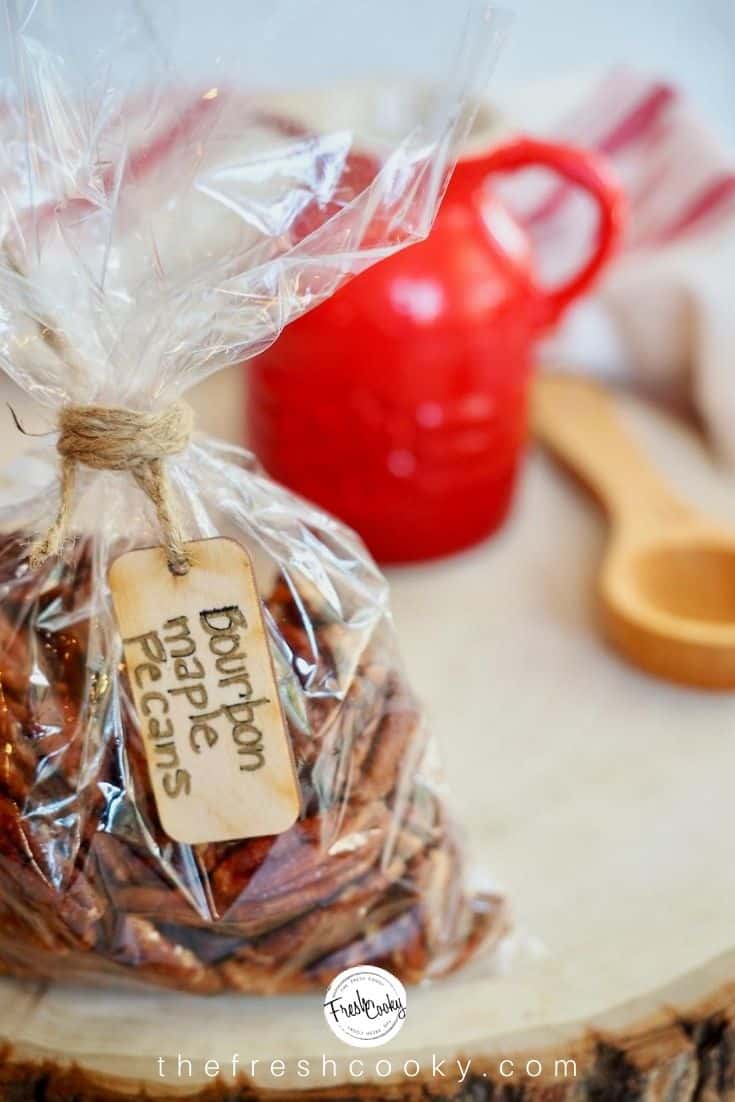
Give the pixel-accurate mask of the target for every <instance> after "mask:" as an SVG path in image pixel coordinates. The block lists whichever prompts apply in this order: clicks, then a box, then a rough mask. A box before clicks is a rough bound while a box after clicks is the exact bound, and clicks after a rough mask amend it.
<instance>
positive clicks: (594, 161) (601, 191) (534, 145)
mask: <svg viewBox="0 0 735 1102" xmlns="http://www.w3.org/2000/svg"><path fill="white" fill-rule="evenodd" d="M472 167H474V168H475V173H474V175H475V177H476V179H477V180H478V183H480V182H482V183H483V184H484V183H485V182H486V180H487V177H488V176H491V175H493V174H494V173H496V172H498V173H501V172H516V171H518V170H520V169H524V168H537V167H542V168H548V169H551V170H552V171H553V172H555V173H557V175H559V176H561V177H562V179H563V180H565V181H568V182H569V183H571V184H575V185H576V186H577V187H579V188H581V189H582V190H583V191H586V192H588V194H589V195H590V196H591V197H592V198H593V200H594V201H595V203H596V205H597V208H598V212H599V217H598V221H597V233H596V238H595V244H594V248H593V250H592V254H591V256H590V257H589V258H588V259H587V261H586V262H585V263H584V264H583V265H582V267H581V268H580V269H579V271H577V272H575V273H574V274H573V275H572V276H570V277H569V279H567V280H565V281H564V282H563V283H562V284H560V285H559V286H557V287H550V288H544V287H539V288H538V291H539V313H538V316H537V319H536V321H537V324H538V325H539V327H540V328H546V327H547V326H550V325H553V324H554V322H556V321H557V320H558V319H559V317H560V316H561V314H562V313H563V312H564V310H566V308H567V307H568V306H569V305H570V303H572V302H573V301H574V299H575V298H577V297H578V296H579V295H581V294H582V293H583V292H584V291H586V290H587V288H588V287H589V286H590V284H591V283H592V282H593V280H594V279H595V277H596V276H597V274H598V272H599V271H600V270H601V268H602V267H603V266H604V265H605V264H606V263H607V261H608V260H609V259H610V257H611V255H612V254H613V252H614V251H615V249H616V247H617V245H618V243H619V242H620V239H621V236H622V232H623V226H624V219H625V202H624V197H623V193H622V191H621V189H620V187H619V186H618V184H617V183H616V182H615V181H614V179H613V178H612V175H611V173H610V171H609V169H608V168H607V165H606V164H605V162H604V160H603V159H602V158H601V157H600V156H598V155H597V154H596V153H592V152H590V151H588V150H585V149H580V148H579V147H577V146H572V145H564V144H560V143H557V142H546V141H540V140H537V139H535V138H526V137H520V138H514V139H511V140H510V141H508V142H504V143H503V144H502V145H499V146H497V147H496V148H495V149H492V150H491V151H490V152H489V153H488V154H486V155H484V156H482V157H478V158H477V161H476V162H475V163H474V165H473V164H472V162H469V163H468V162H465V164H464V165H463V169H464V170H465V171H466V170H467V169H468V168H472Z"/></svg>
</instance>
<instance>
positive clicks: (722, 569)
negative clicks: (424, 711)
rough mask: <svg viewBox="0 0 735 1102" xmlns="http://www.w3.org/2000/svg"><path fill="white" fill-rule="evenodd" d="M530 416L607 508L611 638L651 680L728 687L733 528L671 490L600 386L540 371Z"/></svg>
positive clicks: (605, 582)
mask: <svg viewBox="0 0 735 1102" xmlns="http://www.w3.org/2000/svg"><path fill="white" fill-rule="evenodd" d="M532 422H533V428H534V431H535V433H536V435H537V436H538V437H539V439H540V440H542V441H543V442H544V443H545V444H546V445H548V447H549V448H551V450H552V451H553V452H554V453H555V454H556V456H557V457H558V458H559V459H561V460H563V462H564V463H565V464H567V465H568V466H570V467H571V468H572V470H573V471H574V472H575V473H576V474H578V475H579V476H580V477H581V478H582V480H583V481H584V482H585V483H586V484H587V485H588V487H589V488H590V489H591V490H592V491H593V492H594V494H595V495H596V496H597V497H598V498H599V499H600V500H601V502H602V504H603V505H604V506H605V508H606V510H607V512H608V514H609V517H610V521H611V535H610V542H609V546H608V550H607V553H606V555H605V559H604V562H603V565H602V570H601V575H600V587H599V588H600V598H601V606H602V617H603V624H604V628H605V632H606V634H607V636H608V638H609V639H610V641H611V642H612V643H613V644H614V645H615V646H616V647H617V648H618V649H619V650H620V651H621V652H622V653H623V654H624V655H625V657H626V658H628V659H629V660H630V661H631V662H633V663H635V664H636V665H638V666H640V667H642V668H643V669H644V670H647V671H648V672H649V673H653V674H656V675H657V676H659V677H664V678H667V679H668V680H670V681H677V682H680V683H683V684H687V685H697V686H700V687H703V688H708V689H732V688H735V532H731V531H728V530H727V529H726V528H724V527H720V526H718V525H717V524H716V523H715V522H714V521H711V520H710V519H709V518H708V517H706V516H704V515H702V514H700V513H698V512H697V511H696V510H695V509H694V508H692V507H691V506H689V505H687V504H686V503H684V502H682V501H680V500H679V499H678V498H677V497H676V495H675V494H674V493H673V492H672V490H671V489H670V488H669V486H668V485H667V484H666V482H665V481H664V479H663V478H662V477H661V476H660V475H659V474H658V473H657V472H656V471H655V470H654V469H653V467H652V466H651V464H650V463H649V461H648V459H647V458H646V456H645V455H644V454H643V453H642V452H641V451H640V450H639V449H638V447H637V445H636V444H635V443H634V441H633V440H632V439H631V438H630V436H629V435H628V432H627V431H626V429H625V428H624V427H623V425H622V423H621V422H620V421H619V419H618V416H617V413H616V411H615V405H614V402H613V400H612V398H611V397H610V396H609V395H608V394H607V393H606V392H605V390H604V389H603V388H602V387H600V386H599V385H597V384H594V383H591V382H587V381H585V380H581V379H577V378H573V377H571V376H563V375H550V376H544V377H542V378H539V379H538V380H537V381H536V383H535V386H534V391H533V401H532Z"/></svg>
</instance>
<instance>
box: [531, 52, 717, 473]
mask: <svg viewBox="0 0 735 1102" xmlns="http://www.w3.org/2000/svg"><path fill="white" fill-rule="evenodd" d="M567 98H568V96H567ZM531 106H532V104H531ZM519 121H520V123H521V125H523V123H524V119H523V115H522V114H521V117H520V120H519ZM531 125H533V123H531ZM546 129H547V130H548V131H549V133H550V134H551V136H553V137H555V138H559V139H561V140H566V141H570V142H573V143H575V144H579V145H585V146H588V147H591V148H593V149H597V150H599V151H600V152H602V153H604V154H605V155H606V156H607V157H608V158H609V160H610V162H611V164H612V166H613V168H614V170H615V172H616V174H617V176H618V178H619V180H620V181H621V183H622V184H623V187H624V189H625V192H626V194H627V196H628V204H629V219H628V226H627V230H626V235H625V240H624V245H623V248H622V250H621V253H620V255H619V257H618V258H617V259H616V260H615V261H614V262H613V264H612V265H611V267H610V268H609V269H608V271H607V273H606V274H605V276H604V277H603V279H602V280H601V282H600V284H599V285H598V287H597V288H596V290H595V293H594V294H593V295H591V296H590V297H589V298H588V299H586V300H585V301H583V302H581V303H580V304H579V305H578V306H577V307H575V308H574V309H573V310H572V312H571V313H570V314H569V315H568V317H567V319H566V321H565V323H564V324H563V325H562V327H561V328H560V330H559V331H558V333H557V334H556V335H555V336H554V337H553V338H551V339H550V340H549V341H548V342H547V343H546V345H545V349H544V354H545V356H546V357H547V358H548V359H549V361H550V362H554V361H559V360H562V361H563V362H564V364H565V365H572V366H574V367H575V368H577V369H579V370H584V371H589V372H591V373H595V374H598V375H602V376H604V377H606V378H610V379H615V380H619V381H623V382H629V383H633V384H635V383H639V384H641V385H642V386H643V387H644V388H645V389H647V390H649V391H652V392H654V393H658V394H660V395H661V396H662V397H665V398H670V399H672V400H674V401H676V402H679V403H680V402H682V400H683V401H684V402H687V403H688V404H689V405H690V406H691V407H693V408H694V409H696V411H697V413H698V414H699V416H700V417H701V418H702V420H703V422H704V424H705V425H706V427H707V429H708V431H709V433H710V437H711V440H712V443H713V445H714V447H715V449H716V450H717V451H718V453H719V454H720V456H722V457H723V458H724V459H725V461H726V462H727V463H728V464H730V465H731V466H733V467H735V160H734V159H733V158H732V157H731V156H730V155H729V154H728V153H727V152H726V150H725V149H724V148H723V145H722V144H721V143H720V142H719V141H718V140H717V138H716V137H715V135H714V134H713V133H712V132H711V131H710V130H709V129H708V127H707V126H706V125H705V124H704V123H703V121H702V120H701V119H700V118H699V117H698V115H697V113H696V111H695V110H694V109H693V108H692V106H691V104H690V103H689V102H688V101H687V99H686V97H685V96H684V95H683V93H681V92H680V91H679V90H677V89H676V88H674V87H672V86H671V85H670V84H667V83H662V82H659V81H655V80H652V79H650V78H647V77H645V76H641V75H640V74H637V73H633V72H630V71H627V70H620V71H615V72H613V73H611V74H610V75H609V76H607V77H606V78H605V79H603V80H602V81H601V82H598V83H597V85H596V86H595V87H594V88H592V90H588V91H586V92H583V93H582V96H581V99H580V103H579V106H578V107H576V108H574V109H572V110H571V111H569V112H567V113H566V114H565V115H564V117H563V118H562V121H561V122H559V123H557V124H555V125H551V126H547V127H546ZM515 198H516V197H514V201H515ZM518 198H519V199H520V201H521V202H522V216H523V218H524V219H525V221H526V224H527V226H528V229H529V232H531V234H532V236H533V237H534V241H535V243H536V248H537V253H538V259H539V265H540V267H541V269H542V271H544V273H545V274H546V275H549V274H551V275H552V276H553V275H555V274H557V275H558V273H559V271H560V269H563V268H565V267H567V266H568V265H569V264H571V263H573V262H574V259H575V258H576V257H577V256H578V254H579V251H580V248H584V247H588V246H587V242H586V241H585V235H584V234H581V232H580V230H581V228H582V227H587V230H588V232H591V229H592V225H593V222H592V217H591V211H590V210H589V204H585V201H584V200H583V199H582V198H581V197H580V196H579V195H578V194H576V192H574V191H573V190H572V189H571V188H569V187H565V186H560V185H558V184H548V183H547V184H546V186H545V188H544V189H543V191H540V190H539V189H538V187H537V188H536V190H535V195H534V196H533V198H532V199H531V200H530V201H529V196H528V195H526V197H525V198H524V197H523V195H519V196H518Z"/></svg>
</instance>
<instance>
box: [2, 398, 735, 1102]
mask: <svg viewBox="0 0 735 1102" xmlns="http://www.w3.org/2000/svg"><path fill="white" fill-rule="evenodd" d="M626 415H627V416H628V417H629V419H630V422H631V425H632V427H633V428H634V430H635V431H636V432H638V433H639V434H640V435H641V436H642V437H643V439H644V441H645V443H646V444H647V445H648V447H649V448H650V450H651V452H652V453H653V455H654V457H655V458H657V459H658V461H659V462H661V463H663V464H664V465H665V466H666V468H667V469H668V471H669V473H670V475H671V478H672V480H673V482H674V483H675V484H678V485H679V487H680V489H681V490H682V492H683V493H684V494H686V495H688V496H690V497H691V498H692V499H693V500H695V501H697V502H698V503H699V504H700V506H702V507H705V508H709V509H710V510H711V511H712V512H713V513H714V514H715V515H716V516H719V517H720V518H721V519H723V520H726V521H727V520H729V521H730V522H732V523H733V524H734V525H735V495H733V494H732V485H731V482H730V481H729V480H728V479H727V478H726V477H725V476H724V475H723V474H718V473H717V472H716V471H715V470H714V468H713V467H712V466H711V464H710V463H709V461H708V460H707V458H706V456H705V454H704V451H703V450H702V448H701V446H700V445H699V444H698V442H697V441H696V440H695V438H694V437H693V436H692V435H691V434H689V433H688V432H687V431H686V430H684V429H682V428H681V427H679V426H678V425H677V424H675V423H674V422H672V421H670V420H668V419H666V418H663V417H662V416H660V415H657V414H654V413H653V412H652V411H651V410H650V409H646V408H644V407H643V406H640V405H638V404H634V403H630V402H629V403H627V406H626ZM603 540H604V527H603V523H602V520H601V518H600V517H599V516H598V514H597V513H596V512H595V510H594V507H593V506H592V505H591V504H589V503H588V502H587V501H586V500H585V499H584V498H583V497H582V496H581V495H580V494H579V491H578V490H577V489H576V487H574V486H573V485H572V484H571V483H570V482H568V481H567V480H566V479H565V478H564V477H563V476H562V475H560V474H559V473H558V471H557V470H556V469H555V468H553V467H552V466H551V465H550V463H548V462H547V460H546V459H545V458H544V457H543V456H541V455H538V454H535V455H533V456H532V457H531V460H530V461H529V463H528V467H527V471H526V477H525V479H524V483H523V487H522V491H521V493H520V496H519V501H518V505H517V508H516V512H515V516H514V517H513V518H512V521H511V523H510V524H509V525H508V527H507V528H506V530H505V531H504V532H503V534H502V535H501V536H500V537H499V538H497V539H495V540H493V541H491V542H489V543H487V544H486V545H485V546H483V547H481V548H478V549H476V550H474V551H471V552H469V553H467V554H466V555H463V556H459V557H457V558H455V559H453V560H449V561H445V562H442V563H438V564H432V565H428V566H424V567H418V568H411V569H405V570H397V571H394V572H392V575H391V580H392V584H393V597H394V610H395V614H396V620H397V624H398V628H399V633H400V635H401V638H402V641H403V644H404V650H405V654H406V659H407V662H408V665H409V668H410V671H411V673H412V675H413V677H414V680H415V682H416V684H417V687H418V688H419V690H420V691H421V692H422V693H423V695H424V697H425V698H426V700H427V702H428V704H429V707H430V710H431V713H432V716H433V722H434V726H435V728H436V730H437V733H438V735H439V738H440V741H441V743H442V747H443V750H444V758H445V765H446V770H447V773H448V778H449V783H450V787H451V789H452V791H453V794H454V797H455V802H456V804H457V806H458V808H459V809H460V810H461V811H462V812H463V814H464V818H465V822H466V825H467V828H468V835H469V837H470V839H471V840H472V842H473V849H474V851H475V852H476V854H477V857H478V863H479V864H480V865H481V866H482V867H483V868H484V869H486V870H488V871H489V872H490V873H491V874H492V876H493V877H494V878H496V879H497V880H499V881H501V882H502V883H504V884H506V885H507V886H508V888H509V891H510V892H511V895H512V898H513V901H514V910H515V913H516V916H517V920H518V924H519V929H520V934H519V936H518V937H517V939H516V943H515V950H516V960H515V961H514V962H511V967H510V968H509V969H508V971H507V972H504V973H503V974H500V975H497V974H493V970H492V968H491V967H490V965H489V964H488V962H486V961H478V962H477V963H475V964H474V965H473V966H472V967H471V968H470V969H468V970H466V971H465V972H464V973H462V974H461V976H459V977H456V978H454V979H452V980H449V981H446V982H442V983H438V984H436V985H433V986H429V987H424V988H421V989H416V990H411V991H410V992H409V1013H408V1019H407V1022H406V1025H405V1027H404V1029H403V1030H402V1032H401V1033H400V1034H399V1035H398V1037H397V1038H395V1040H394V1041H392V1042H391V1043H389V1044H388V1045H387V1046H385V1047H383V1048H381V1049H379V1050H373V1051H372V1052H369V1051H368V1052H367V1053H366V1052H365V1051H361V1050H357V1049H350V1048H348V1047H346V1046H345V1045H343V1044H341V1043H340V1042H338V1041H337V1040H336V1039H335V1038H333V1037H332V1035H331V1033H330V1032H329V1031H328V1029H327V1026H326V1024H325V1022H324V1019H323V1016H322V1009H321V999H320V997H319V996H304V997H299V998H278V999H243V998H237V997H218V998H216V999H213V1000H207V1001H203V1000H200V999H196V998H189V997H184V996H177V995H171V994H160V993H153V994H147V993H146V994H140V993H134V992H125V993H119V992H104V991H90V990H81V989H76V988H69V987H57V988H49V989H44V988H32V987H28V986H27V985H22V984H18V983H16V982H15V981H13V980H9V979H5V980H0V1042H1V1043H4V1045H5V1048H4V1050H3V1055H1V1056H0V1085H1V1084H3V1082H4V1083H5V1093H4V1094H3V1093H2V1092H1V1091H0V1097H2V1098H3V1099H6V1098H7V1099H9V1100H13V1102H20V1100H25V1099H31V1098H32V1099H38V1098H43V1099H45V1100H51V1099H53V1100H54V1102H62V1100H66V1099H74V1100H76V1102H81V1100H85V1102H91V1100H98V1099H99V1100H103V1099H108V1098H109V1099H116V1098H126V1097H140V1096H141V1092H145V1094H144V1095H143V1096H144V1097H151V1098H156V1099H159V1098H161V1099H166V1098H170V1099H174V1098H186V1099H210V1098H212V1099H213V1098H227V1099H228V1100H230V1102H234V1100H236V1099H246V1098H247V1099H250V1098H257V1097H261V1096H262V1097H270V1096H271V1095H273V1096H275V1097H278V1094H277V1093H276V1092H278V1091H280V1092H282V1095H283V1096H284V1097H290V1096H291V1095H292V1094H293V1095H295V1096H298V1097H303V1096H304V1095H305V1092H307V1091H311V1092H312V1097H323V1098H328V1097H341V1098H357V1097H363V1096H365V1097H372V1098H381V1099H388V1098H397V1099H399V1098H419V1097H420V1098H426V1097H438V1098H457V1099H459V1098H462V1099H469V1098H472V1099H478V1100H480V1099H485V1098H487V1099H490V1098H497V1097H498V1095H497V1090H498V1087H499V1086H503V1087H504V1088H505V1090H506V1092H507V1093H505V1094H503V1096H502V1097H503V1099H504V1100H505V1102H509V1100H510V1099H513V1098H518V1099H520V1098H521V1097H523V1098H524V1099H525V1100H526V1102H528V1100H533V1099H542V1098H543V1099H553V1100H555V1102H556V1100H561V1099H569V1100H570V1102H571V1100H572V1099H574V1100H575V1102H576V1100H580V1099H587V1098H589V1099H593V1098H594V1099H604V1098H615V1099H624V1100H627V1099H631V1100H634V1099H639V1098H645V1099H656V1100H665V1099H666V1100H668V1099H671V1100H676V1102H680V1100H684V1099H692V1100H694V1099H698V1100H700V1102H701V1100H710V1099H715V1098H731V1097H735V924H734V923H733V919H734V918H735V860H733V856H734V852H733V851H734V849H735V841H734V839H735V801H734V800H733V774H734V772H735V769H734V766H735V695H733V694H725V695H708V694H705V693H699V692H696V691H693V690H686V689H681V688H675V687H673V686H668V685H666V684H663V683H657V682H654V681H652V680H650V679H648V678H647V677H645V676H644V675H642V674H638V673H637V672H636V671H635V670H632V669H629V668H628V667H626V666H625V665H624V664H623V663H622V662H621V661H620V660H619V659H618V658H617V657H616V656H615V655H613V654H611V653H610V652H609V651H608V650H607V649H606V648H605V646H604V644H603V643H602V642H601V641H600V639H599V636H598V634H597V632H596V628H595V609H594V580H595V573H596V569H597V565H598V563H599V559H600V554H601V550H602V547H603ZM527 931H528V932H530V933H527ZM233 1053H238V1054H239V1056H240V1059H241V1063H242V1065H243V1066H247V1065H248V1063H249V1061H250V1060H251V1059H252V1058H258V1059H259V1060H260V1061H261V1064H260V1070H258V1071H257V1072H256V1076H255V1079H254V1080H242V1081H241V1083H240V1085H239V1086H233V1085H232V1082H231V1081H230V1080H229V1079H228V1077H227V1076H225V1079H224V1081H223V1084H222V1085H221V1086H220V1087H215V1086H213V1081H212V1079H210V1078H208V1077H207V1076H206V1075H205V1073H204V1063H205V1061H206V1060H208V1059H215V1060H219V1061H220V1063H221V1064H222V1066H223V1068H225V1069H227V1068H228V1067H229V1064H230V1061H231V1059H232V1054H233ZM434 1053H435V1054H436V1055H437V1057H438V1058H439V1059H447V1060H448V1061H451V1060H452V1059H454V1058H455V1057H456V1056H461V1057H462V1058H463V1059H465V1060H466V1059H467V1058H471V1059H472V1067H471V1070H470V1072H469V1074H468V1075H467V1077H466V1079H465V1081H464V1083H463V1084H460V1083H458V1082H457V1077H456V1076H455V1077H454V1078H452V1077H450V1075H448V1076H447V1078H446V1079H445V1080H441V1079H433V1078H432V1077H431V1057H432V1054H434ZM178 1054H182V1055H183V1056H185V1057H186V1058H188V1059H190V1060H191V1061H192V1072H193V1074H192V1077H191V1078H190V1079H189V1078H185V1079H182V1080H177V1079H176V1078H174V1077H173V1072H171V1074H170V1075H167V1077H166V1078H165V1079H162V1078H161V1077H160V1076H159V1065H158V1062H157V1061H158V1057H164V1058H166V1059H167V1064H166V1065H165V1068H166V1067H168V1068H169V1069H171V1068H172V1067H173V1065H174V1064H175V1061H176V1057H177V1055H178ZM323 1055H327V1056H328V1057H333V1058H334V1059H335V1061H336V1062H337V1066H338V1072H337V1076H336V1077H334V1076H332V1073H331V1067H330V1068H329V1074H328V1075H327V1077H326V1078H325V1079H324V1080H322V1079H321V1077H320V1074H319V1071H320V1070H321V1060H322V1056H323ZM354 1057H358V1058H363V1057H364V1058H365V1059H366V1068H367V1075H366V1077H365V1078H364V1079H359V1080H358V1079H355V1078H351V1077H350V1075H349V1068H348V1064H349V1061H350V1060H351V1059H353V1058H354ZM272 1058H273V1059H281V1060H284V1061H285V1062H286V1063H287V1072H286V1075H285V1076H284V1077H283V1078H275V1077H272V1076H271V1075H270V1074H269V1073H268V1072H267V1071H266V1072H263V1071H262V1069H263V1068H264V1067H265V1065H266V1064H267V1063H268V1062H269V1061H270V1059H272ZM299 1058H301V1059H308V1060H310V1061H311V1062H312V1066H313V1068H317V1067H318V1069H319V1071H315V1072H313V1073H312V1074H310V1076H309V1078H300V1077H298V1076H297V1074H296V1061H297V1060H298V1059H299ZM381 1058H383V1059H388V1060H390V1061H391V1063H392V1065H393V1068H394V1075H393V1077H392V1078H380V1077H379V1075H378V1073H377V1072H376V1071H375V1061H377V1060H379V1059H381ZM504 1058H505V1059H511V1060H513V1061H514V1068H513V1076H512V1077H510V1078H507V1079H506V1078H504V1077H503V1075H502V1074H501V1069H500V1061H501V1060H503V1059H504ZM406 1059H409V1060H418V1061H419V1063H420V1065H421V1071H420V1074H419V1075H418V1076H417V1077H416V1078H412V1079H408V1078H406V1077H405V1076H404V1074H403V1071H402V1065H403V1062H404V1060H406ZM528 1059H531V1060H536V1061H538V1064H532V1065H531V1072H532V1074H531V1076H529V1075H527V1074H526V1072H525V1064H526V1061H527V1060H528ZM557 1059H575V1060H576V1061H577V1074H576V1077H573V1076H571V1075H567V1076H564V1075H563V1074H562V1075H560V1074H559V1071H558V1068H556V1067H555V1064H554V1062H555V1060H557ZM539 1065H540V1068H541V1071H540V1074H538V1075H536V1073H537V1071H538V1070H539ZM410 1067H411V1072H413V1071H414V1070H415V1069H414V1067H413V1065H411V1066H410ZM384 1070H385V1066H383V1071H384ZM503 1070H505V1071H506V1073H507V1072H508V1070H510V1069H509V1065H507V1064H506V1065H503ZM493 1091H495V1092H496V1093H493ZM34 1092H35V1093H34Z"/></svg>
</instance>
